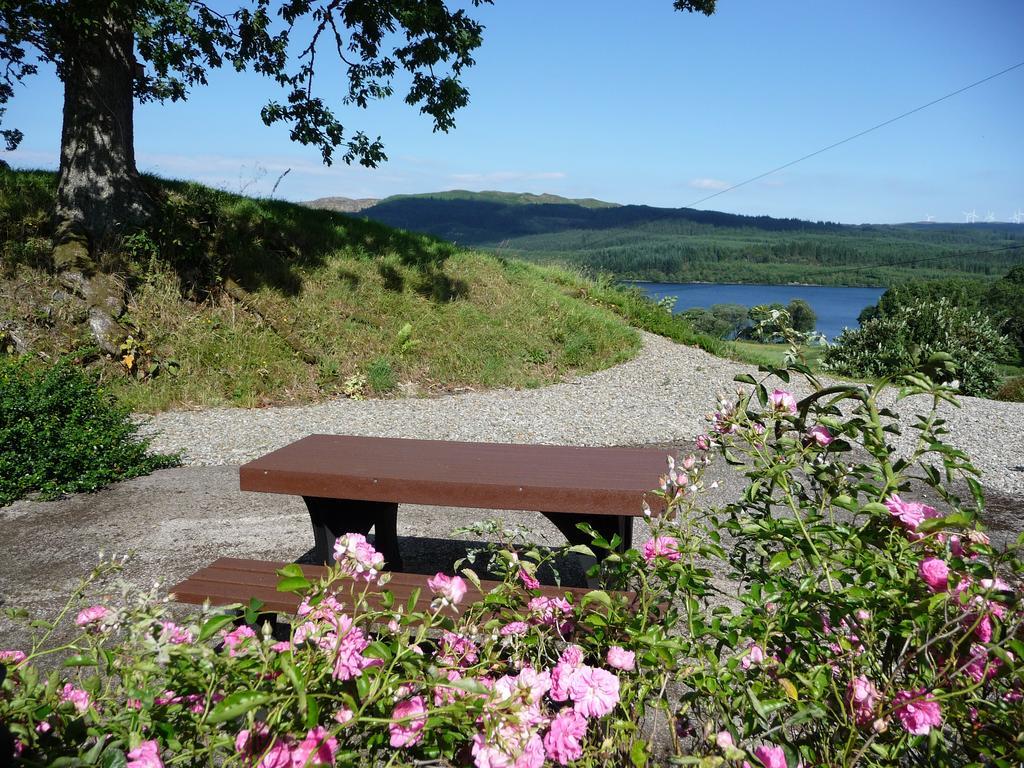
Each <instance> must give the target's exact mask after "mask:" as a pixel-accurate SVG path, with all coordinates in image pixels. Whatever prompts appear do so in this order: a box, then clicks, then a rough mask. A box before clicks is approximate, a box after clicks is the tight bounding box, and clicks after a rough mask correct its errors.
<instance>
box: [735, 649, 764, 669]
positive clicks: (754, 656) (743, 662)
mask: <svg viewBox="0 0 1024 768" xmlns="http://www.w3.org/2000/svg"><path fill="white" fill-rule="evenodd" d="M763 663H764V651H763V650H762V649H761V646H760V645H758V644H757V643H751V644H750V646H749V647H748V648H747V650H746V651H744V653H743V657H742V658H741V659H740V666H741V667H743V669H750V668H751V667H752V666H755V665H757V664H763Z"/></svg>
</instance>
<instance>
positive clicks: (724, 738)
mask: <svg viewBox="0 0 1024 768" xmlns="http://www.w3.org/2000/svg"><path fill="white" fill-rule="evenodd" d="M715 744H717V745H718V748H719V749H733V748H735V747H736V742H735V741H733V738H732V734H731V733H729V732H728V731H719V732H718V733H717V734H716V735H715Z"/></svg>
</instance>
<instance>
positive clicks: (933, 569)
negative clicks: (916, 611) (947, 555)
mask: <svg viewBox="0 0 1024 768" xmlns="http://www.w3.org/2000/svg"><path fill="white" fill-rule="evenodd" d="M917 572H918V574H920V576H921V579H922V580H923V581H924V583H925V584H927V585H928V589H930V590H931V591H932V592H945V591H946V590H947V589H949V566H948V565H946V561H945V560H940V559H939V558H937V557H926V558H925V559H924V560H922V561H921V564H920V565H919V566H918V567H917Z"/></svg>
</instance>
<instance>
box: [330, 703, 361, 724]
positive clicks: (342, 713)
mask: <svg viewBox="0 0 1024 768" xmlns="http://www.w3.org/2000/svg"><path fill="white" fill-rule="evenodd" d="M355 716H356V713H355V712H353V711H352V710H351V709H349V708H348V707H342V708H341V709H339V710H338V711H337V712H335V713H334V722H336V723H341V724H342V725H344V724H345V723H347V722H350V721H351V720H352V718H353V717H355Z"/></svg>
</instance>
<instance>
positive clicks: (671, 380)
mask: <svg viewBox="0 0 1024 768" xmlns="http://www.w3.org/2000/svg"><path fill="white" fill-rule="evenodd" d="M739 373H754V374H756V369H755V368H754V367H753V366H750V365H748V364H744V363H737V362H733V361H731V360H723V359H721V358H718V357H714V356H713V355H710V354H708V353H706V352H704V351H702V350H700V349H697V348H694V347H687V346H683V345H680V344H676V343H674V342H672V341H670V340H668V339H665V338H663V337H660V336H654V335H651V334H644V347H643V350H642V351H641V352H640V354H639V355H638V356H637V357H635V358H634V359H633V360H631V361H629V362H627V363H623V364H622V365H618V366H616V367H614V368H610V369H608V370H605V371H601V372H599V373H595V374H591V375H589V376H583V377H579V378H574V379H571V380H568V381H565V382H563V383H560V384H556V385H553V386H549V387H544V388H542V389H535V390H508V389H505V390H496V391H490V392H479V393H476V392H471V393H466V394H458V395H448V396H443V397H437V398H408V399H391V400H362V401H356V400H348V399H337V400H331V401H328V402H324V403H317V404H315V405H305V406H289V407H278V408H263V409H258V410H242V409H237V408H217V409H211V410H203V411H172V412H167V413H161V414H159V415H157V416H155V417H153V418H152V419H151V420H150V421H149V422H148V423H147V424H146V426H145V430H146V431H148V432H149V433H150V434H154V435H155V438H154V440H153V446H154V448H156V449H158V450H171V451H183V452H184V455H185V461H186V463H187V464H190V465H205V466H209V465H219V464H240V463H244V462H246V461H249V460H251V459H254V458H256V457H258V456H260V455H262V454H264V453H267V452H268V451H271V450H274V449H276V448H280V447H281V446H284V445H287V444H288V443H290V442H293V441H294V440H297V439H299V438H301V437H305V436H306V435H310V434H315V433H326V434H349V435H370V436H380V437H414V438H426V439H438V440H470V441H487V442H515V443H552V444H558V443H561V444H567V445H637V444H669V443H678V442H680V441H684V440H687V439H692V438H693V437H695V436H696V435H698V434H700V433H701V432H704V431H705V429H706V425H707V422H706V414H707V412H708V411H709V410H711V409H712V408H713V407H714V404H715V400H716V397H717V396H718V395H719V394H720V393H725V392H731V391H733V390H734V389H735V387H736V385H735V384H734V383H733V377H734V376H736V375H737V374H739ZM793 388H794V389H795V390H797V391H801V387H799V386H794V387H793ZM890 404H895V398H894V397H893V398H892V399H891V400H890ZM961 405H962V407H961V408H959V409H957V408H953V407H952V406H948V405H946V406H944V407H943V411H944V413H945V416H946V418H947V419H948V427H949V429H950V432H951V434H950V437H949V440H950V442H952V443H953V444H954V445H956V446H957V447H959V448H962V449H964V450H966V451H967V452H968V453H969V454H970V456H971V458H972V459H973V460H974V462H975V464H976V465H977V466H978V468H979V469H981V470H982V472H983V473H984V474H983V482H984V484H985V485H986V486H987V487H989V488H992V489H994V490H997V491H1000V492H1002V493H1008V494H1012V495H1015V496H1016V495H1024V404H1020V403H1002V402H997V401H994V400H983V399H979V398H973V397H964V398H962V400H961ZM927 406H928V403H927V402H922V401H921V398H911V399H908V400H905V401H902V402H901V403H899V404H898V405H897V406H896V407H897V409H898V410H899V411H900V413H901V415H902V417H903V422H904V425H905V428H906V427H909V423H910V418H911V415H912V414H913V413H914V412H915V411H922V410H924V409H925V408H926V407H927ZM906 431H907V432H908V433H911V432H912V430H909V429H906Z"/></svg>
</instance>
